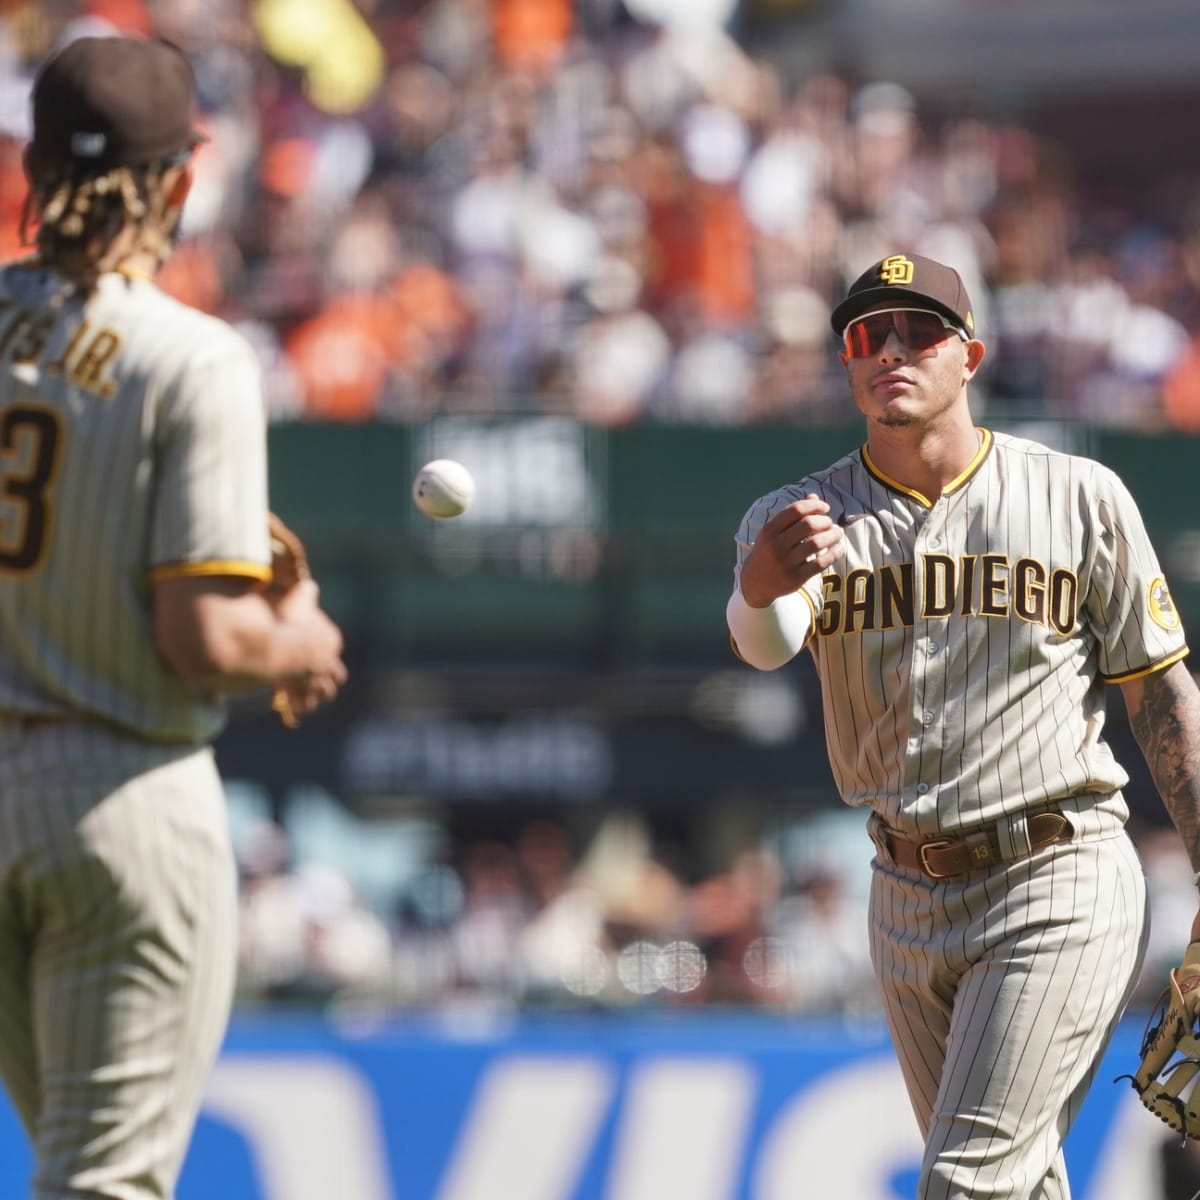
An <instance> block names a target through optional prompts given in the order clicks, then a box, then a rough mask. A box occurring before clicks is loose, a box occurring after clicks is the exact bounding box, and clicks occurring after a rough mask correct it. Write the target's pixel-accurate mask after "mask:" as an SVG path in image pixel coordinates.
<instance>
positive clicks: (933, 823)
mask: <svg viewBox="0 0 1200 1200" xmlns="http://www.w3.org/2000/svg"><path fill="white" fill-rule="evenodd" d="M832 324H833V327H834V331H835V333H836V334H837V336H838V337H839V338H841V339H842V341H843V349H842V351H841V360H842V363H843V365H844V367H845V370H846V374H847V378H848V380H849V385H850V392H851V395H852V396H853V398H854V401H855V403H856V404H857V406H858V408H859V410H860V411H861V412H862V414H863V416H864V418H865V420H866V427H867V437H866V443H865V444H864V445H863V446H862V447H861V448H860V449H858V450H855V451H854V452H853V453H851V454H848V455H846V456H845V457H844V458H842V459H841V460H840V461H838V462H835V463H834V464H833V465H832V466H829V467H827V468H825V469H824V470H821V471H818V472H816V473H815V474H813V475H810V476H809V477H807V478H805V479H802V480H800V481H799V482H798V483H795V484H789V485H788V486H785V487H781V488H779V489H777V490H776V491H773V492H771V493H769V494H768V495H766V496H763V497H762V498H761V499H759V500H757V501H756V502H755V503H754V504H753V505H752V506H751V508H750V510H749V512H748V513H747V514H746V516H745V518H744V520H743V522H742V525H741V528H740V530H739V532H738V534H737V562H736V568H735V573H734V575H735V587H734V591H733V595H732V596H731V597H730V600H729V604H728V609H727V617H728V623H729V629H730V633H731V635H732V638H733V641H734V645H735V648H736V650H737V652H738V653H739V654H740V656H741V657H742V658H743V659H744V660H745V661H747V662H748V663H751V664H753V665H754V666H756V667H758V668H761V669H763V670H771V669H773V668H776V667H779V666H781V665H782V664H784V663H786V662H788V661H789V660H790V659H791V658H792V657H793V656H794V655H795V654H797V653H798V652H799V651H800V650H801V649H802V648H805V647H807V649H808V650H809V651H810V652H811V654H812V656H813V658H814V660H815V662H816V667H817V671H818V674H819V677H820V681H821V689H822V697H823V711H824V720H825V728H826V739H827V746H828V752H829V757H830V762H831V766H832V770H833V774H834V778H835V780H836V783H837V786H838V789H839V792H840V794H841V796H842V799H843V800H844V801H845V802H846V803H847V804H851V805H857V806H864V807H865V808H866V809H867V810H869V817H868V822H867V826H868V830H869V832H870V835H871V838H872V840H873V842H874V846H875V852H876V853H875V858H874V861H873V864H872V865H873V871H872V887H871V901H870V948H871V955H872V961H873V964H874V968H875V972H876V975H877V977H878V980H879V984H880V987H881V990H882V993H883V999H884V1007H885V1012H886V1015H887V1021H888V1025H889V1029H890V1032H891V1035H892V1040H893V1042H894V1044H895V1048H896V1052H897V1055H898V1057H899V1061H900V1066H901V1069H902V1071H903V1074H904V1078H905V1081H906V1084H907V1088H908V1093H909V1096H910V1098H911V1101H912V1106H913V1109H914V1111H915V1113H916V1116H917V1120H918V1123H919V1125H920V1128H921V1130H922V1133H923V1136H924V1138H925V1153H924V1159H923V1162H922V1165H921V1172H920V1182H919V1186H918V1197H919V1200H950V1198H952V1197H953V1198H956V1200H957V1198H962V1197H988V1198H989V1200H998V1198H1001V1197H1011V1198H1012V1200H1017V1198H1020V1200H1026V1198H1028V1197H1037V1198H1038V1200H1065V1198H1066V1197H1067V1196H1068V1195H1069V1191H1068V1185H1067V1178H1066V1174H1065V1170H1064V1163H1063V1156H1062V1143H1063V1138H1064V1137H1065V1135H1066V1132H1067V1130H1068V1128H1069V1127H1070V1125H1071V1122H1072V1120H1073V1119H1074V1117H1075V1115H1076V1113H1077V1112H1078V1110H1079V1106H1080V1104H1081V1102H1082V1100H1083V1098H1084V1095H1085V1093H1086V1090H1087V1088H1088V1086H1089V1084H1090V1083H1091V1080H1092V1076H1093V1073H1094V1071H1095V1069H1096V1066H1097V1063H1098V1062H1099V1060H1100V1058H1101V1056H1102V1054H1103V1052H1104V1049H1105V1047H1106V1044H1107V1043H1108V1041H1109V1038H1110V1035H1111V1033H1112V1031H1113V1028H1114V1026H1115V1024H1116V1023H1117V1021H1118V1019H1119V1017H1120V1016H1121V1013H1122V1011H1123V1009H1124V1007H1125V1005H1126V1003H1127V1000H1128V998H1129V995H1130V992H1131V989H1132V988H1133V986H1134V983H1135V981H1136V979H1137V975H1138V971H1139V969H1140V966H1141V963H1142V959H1143V954H1144V947H1145V940H1146V895H1145V884H1144V879H1143V874H1142V870H1141V867H1140V864H1139V862H1138V860H1137V857H1136V855H1135V852H1134V849H1133V846H1132V843H1131V842H1130V840H1129V838H1128V836H1127V835H1126V832H1125V822H1126V819H1127V817H1128V810H1127V808H1126V804H1125V800H1124V798H1123V797H1122V793H1121V789H1122V787H1124V786H1125V785H1126V783H1127V782H1128V777H1127V775H1126V773H1125V771H1124V770H1123V769H1122V767H1121V766H1120V765H1119V764H1118V763H1117V762H1116V761H1115V759H1114V757H1113V755H1112V753H1111V751H1110V749H1109V747H1108V745H1107V744H1106V743H1105V740H1104V736H1103V728H1104V713H1105V691H1106V689H1105V685H1106V684H1109V683H1117V684H1119V685H1120V687H1121V691H1122V693H1123V696H1124V700H1125V703H1126V705H1127V708H1128V711H1129V716H1130V720H1131V722H1132V727H1133V730H1134V733H1135V735H1136V737H1137V740H1138V743H1139V745H1140V746H1141V748H1142V750H1143V751H1144V753H1145V756H1146V759H1147V762H1148V764H1149V766H1150V769H1151V772H1152V774H1153V778H1154V780H1155V783H1156V785H1157V787H1158V789H1159V791H1160V792H1161V794H1162V798H1163V801H1164V802H1165V804H1166V807H1167V808H1168V810H1169V811H1170V814H1171V816H1172V818H1173V819H1174V821H1175V824H1176V826H1177V828H1178V830H1179V832H1180V834H1181V836H1182V838H1183V840H1184V842H1185V844H1186V847H1187V850H1188V853H1189V854H1190V856H1191V860H1192V863H1193V867H1194V868H1196V869H1200V773H1198V770H1197V763H1198V762H1200V694H1198V693H1197V689H1196V687H1195V685H1194V683H1193V681H1192V678H1191V676H1190V674H1189V673H1188V671H1187V669H1186V667H1185V666H1184V664H1183V662H1182V661H1181V660H1182V659H1183V658H1184V656H1185V654H1186V653H1187V647H1186V644H1185V640H1184V633H1183V630H1182V629H1181V627H1180V619H1179V615H1178V613H1177V612H1176V610H1175V608H1174V606H1173V605H1172V603H1171V597H1170V593H1169V591H1168V589H1167V585H1166V582H1165V581H1164V578H1163V574H1162V571H1161V570H1160V568H1159V565H1158V562H1157V561H1156V558H1155V553H1154V550H1153V549H1152V547H1151V545H1150V542H1149V540H1148V538H1147V535H1146V531H1145V529H1144V527H1143V524H1142V520H1141V517H1140V515H1139V513H1138V510H1137V507H1136V506H1135V504H1134V502H1133V500H1132V498H1131V497H1130V495H1129V493H1128V491H1127V490H1126V489H1125V487H1124V486H1123V485H1122V483H1121V482H1120V480H1119V479H1118V478H1117V477H1116V476H1115V475H1114V473H1113V472H1112V471H1110V470H1108V469H1106V468H1105V467H1103V466H1102V465H1100V464H1099V463H1097V462H1093V461H1089V460H1087V459H1084V458H1079V457H1075V456H1072V455H1068V454H1063V453H1059V452H1057V451H1054V450H1051V449H1048V448H1047V447H1045V446H1041V445H1038V444H1036V443H1034V442H1031V441H1026V440H1023V439H1020V438H1016V437H1009V436H1005V435H1003V434H1000V433H993V432H990V431H988V430H986V429H981V428H978V427H976V425H975V424H974V422H973V421H972V418H971V414H970V411H969V408H968V385H969V384H970V381H971V379H972V378H973V377H974V376H975V374H976V372H977V371H978V369H979V365H980V362H981V361H982V359H983V356H984V346H983V343H982V342H981V341H980V340H979V339H978V338H976V337H975V332H974V322H973V317H972V312H971V304H970V301H969V300H968V298H967V294H966V290H965V288H964V286H963V283H962V280H961V278H960V277H959V275H958V274H957V272H955V271H954V270H952V269H951V268H950V267H947V266H945V265H943V264H941V263H937V262H933V261H931V260H929V259H925V258H921V257H919V256H917V255H915V254H912V255H904V254H895V255H890V256H888V257H887V258H885V259H883V260H882V261H880V262H877V263H875V264H874V265H873V266H872V267H870V268H869V269H868V270H867V271H866V272H865V273H864V274H863V275H862V276H860V277H859V278H858V279H857V280H855V282H854V283H853V284H852V285H851V287H850V288H849V290H848V293H847V295H846V297H845V299H844V300H843V301H842V303H840V304H839V305H838V306H837V308H836V309H835V310H834V312H833V315H832ZM1197 936H1200V921H1198V922H1197V924H1196V925H1195V926H1193V930H1192V937H1193V938H1195V937H1197Z"/></svg>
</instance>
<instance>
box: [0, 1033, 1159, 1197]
mask: <svg viewBox="0 0 1200 1200" xmlns="http://www.w3.org/2000/svg"><path fill="white" fill-rule="evenodd" d="M1141 1024H1142V1023H1141V1021H1140V1020H1138V1021H1137V1022H1136V1023H1135V1022H1133V1020H1132V1019H1130V1020H1129V1021H1127V1022H1126V1024H1124V1025H1122V1027H1121V1028H1120V1030H1119V1031H1118V1034H1117V1038H1116V1040H1115V1042H1114V1044H1113V1046H1112V1048H1111V1049H1110V1051H1109V1054H1108V1057H1107V1059H1106V1061H1105V1064H1104V1065H1103V1067H1102V1069H1101V1070H1100V1072H1099V1075H1098V1077H1097V1081H1096V1084H1095V1086H1094V1087H1093V1090H1092V1093H1091V1095H1090V1097H1089V1099H1088V1101H1087V1103H1086V1104H1085V1105H1084V1108H1083V1110H1082V1112H1081V1114H1080V1117H1079V1120H1078V1122H1077V1124H1076V1126H1075V1128H1074V1129H1073V1131H1072V1133H1071V1136H1070V1138H1069V1140H1068V1143H1067V1161H1068V1166H1069V1169H1070V1173H1071V1183H1072V1192H1073V1195H1074V1196H1075V1197H1076V1200H1129V1197H1130V1196H1134V1195H1136V1196H1138V1197H1139V1200H1156V1198H1155V1196H1154V1195H1153V1192H1152V1191H1148V1189H1147V1181H1148V1180H1150V1181H1152V1180H1154V1179H1155V1178H1156V1177H1157V1176H1158V1175H1159V1174H1160V1169H1159V1167H1158V1162H1159V1156H1160V1155H1161V1154H1162V1151H1163V1149H1164V1147H1165V1145H1166V1143H1167V1140H1168V1137H1169V1132H1168V1131H1167V1130H1166V1128H1165V1127H1164V1126H1163V1125H1161V1124H1160V1123H1159V1122H1157V1121H1156V1120H1154V1118H1153V1117H1151V1116H1150V1115H1149V1114H1148V1113H1147V1112H1145V1111H1144V1110H1143V1109H1142V1108H1141V1106H1140V1104H1138V1102H1137V1099H1136V1097H1135V1096H1134V1094H1133V1092H1132V1090H1131V1088H1130V1087H1129V1085H1128V1083H1115V1082H1113V1080H1114V1077H1115V1076H1116V1075H1118V1074H1120V1073H1122V1072H1123V1071H1127V1070H1129V1069H1130V1065H1131V1064H1132V1063H1133V1062H1135V1061H1136V1056H1137V1046H1138V1043H1139V1040H1140V1035H1141ZM919 1159H920V1140H919V1138H918V1135H917V1130H916V1126H915V1123H914V1121H913V1118H912V1115H911V1113H910V1111H909V1108H908V1101H907V1098H906V1096H905V1094H904V1087H903V1084H902V1081H901V1079H900V1075H899V1071H898V1070H897V1068H896V1064H895V1057H894V1055H893V1054H892V1051H891V1047H890V1044H889V1042H888V1040H887V1037H886V1034H885V1033H884V1032H883V1031H882V1029H880V1028H878V1027H877V1026H875V1025H871V1024H867V1025H858V1024H841V1023H832V1022H830V1023H824V1022H813V1021H809V1020H802V1019H798V1018H797V1019H790V1018H784V1017H767V1016H761V1015H754V1016H749V1015H746V1016H742V1015H729V1016H720V1015H708V1014H662V1015H654V1016H636V1017H613V1016H595V1017H587V1016H578V1015H576V1016H570V1017H567V1016H563V1017H560V1018H550V1017H547V1018H537V1019H534V1018H519V1019H518V1018H513V1019H511V1020H504V1019H497V1018H493V1017H488V1018H483V1017H479V1016H469V1015H468V1016H461V1017H453V1018H451V1017H443V1018H440V1019H437V1020H434V1019H432V1018H430V1019H428V1020H417V1019H413V1020H411V1021H401V1022H395V1023H388V1024H386V1025H369V1024H366V1023H364V1024H362V1025H361V1026H359V1027H355V1026H354V1025H348V1024H341V1025H335V1024H333V1023H331V1022H327V1021H322V1020H318V1019H316V1018H311V1019H310V1018H306V1019H297V1018H288V1017H279V1016H276V1015H271V1016H270V1017H263V1018H259V1019H252V1018H249V1017H246V1016H242V1017H239V1019H238V1020H237V1021H236V1022H235V1023H234V1025H233V1027H232V1028H231V1030H230V1032H229V1035H228V1038H227V1041H226V1045H225V1048H224V1050H223V1052H222V1055H221V1058H220V1060H219V1061H218V1063H217V1065H216V1067H215V1068H214V1070H213V1073H212V1077H211V1079H210V1083H209V1087H208V1092H207V1095H206V1099H205V1106H204V1112H203V1115H202V1117H201V1120H200V1122H199V1125H198V1127H197V1130H196V1136H195V1139H194V1141H193V1143H192V1146H191V1150H190V1152H189V1155H188V1159H187V1162H186V1165H185V1168H184V1173H183V1178H182V1179H181V1181H180V1187H179V1195H178V1200H212V1198H213V1197H220V1198H221V1200H330V1197H337V1200H664V1198H667V1197H669V1198H670V1200H800V1198H802V1197H809V1196H811V1197H814V1198H821V1200H825V1198H827V1197H830V1196H853V1197H855V1200H910V1198H911V1197H912V1195H913V1193H914V1189H915V1182H916V1177H917V1164H918V1162H919ZM29 1171H30V1156H29V1149H28V1146H27V1144H26V1142H25V1139H24V1136H23V1134H22V1133H21V1131H20V1128H19V1126H18V1125H17V1123H16V1120H15V1118H14V1117H13V1115H12V1113H11V1111H10V1110H9V1109H8V1108H7V1107H6V1106H4V1105H2V1104H0V1195H3V1196H16V1195H21V1194H24V1192H25V1190H26V1185H27V1179H28V1175H29Z"/></svg>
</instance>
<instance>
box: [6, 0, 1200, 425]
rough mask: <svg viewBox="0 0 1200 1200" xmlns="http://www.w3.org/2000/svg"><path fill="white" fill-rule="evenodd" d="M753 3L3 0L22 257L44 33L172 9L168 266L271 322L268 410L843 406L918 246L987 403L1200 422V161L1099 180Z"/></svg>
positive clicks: (666, 413) (756, 412)
mask: <svg viewBox="0 0 1200 1200" xmlns="http://www.w3.org/2000/svg"><path fill="white" fill-rule="evenodd" d="M735 9H736V6H735V5H734V4H733V3H732V2H730V3H724V4H723V3H719V2H712V3H704V4H699V3H695V2H694V0H655V2H654V3H649V2H647V0H639V2H638V3H633V2H632V0H71V2H68V0H37V2H33V0H25V2H22V0H5V3H4V4H3V5H0V81H3V82H2V85H0V251H3V253H4V254H6V255H11V254H15V253H20V252H22V247H21V246H20V244H19V239H18V237H17V227H18V224H19V221H18V217H19V211H20V206H21V200H22V197H23V191H24V189H23V184H22V181H21V176H20V166H19V154H20V144H21V139H22V137H23V136H24V134H25V132H26V126H25V122H26V120H27V118H26V113H25V104H26V96H27V92H28V84H29V79H30V74H31V71H32V69H33V67H34V65H35V64H36V62H37V61H38V60H39V59H40V57H41V56H42V55H44V53H45V52H47V51H48V50H49V49H50V48H52V47H53V46H54V45H55V44H58V43H59V42H61V41H62V40H63V39H65V38H70V37H74V36H77V35H79V34H84V33H95V32H104V31H110V32H111V31H113V30H130V31H135V32H142V33H152V32H153V33H160V34H162V35H164V36H167V37H170V38H172V39H174V40H175V41H177V42H178V43H180V44H181V45H182V46H183V47H184V48H185V49H186V50H187V52H188V53H189V55H190V56H191V58H192V60H193V61H194V63H195V65H196V68H197V72H198V78H199V84H200V91H201V96H202V102H203V113H202V124H203V127H204V129H205V130H206V132H207V134H208V135H209V139H210V140H209V141H208V143H207V144H206V145H205V146H204V147H203V148H202V149H201V151H200V152H199V154H198V156H197V159H196V171H197V177H198V178H197V186H196V188H195V191H194V193H193V197H192V200H191V202H190V205H189V209H188V212H187V223H186V229H185V237H184V239H183V241H182V244H181V245H180V247H179V250H178V253H177V256H176V257H175V259H174V260H173V261H172V263H171V264H170V265H169V267H168V269H167V271H166V273H165V275H164V277H163V283H164V286H166V287H167V288H168V289H169V290H171V291H172V292H174V293H175V294H177V295H179V296H180V297H181V298H183V299H185V300H186V301H187V302H189V303H191V304H194V305H197V306H199V307H201V308H204V309H207V310H210V311H214V312H217V313H219V314H221V315H222V316H224V317H225V318H227V319H228V320H230V321H232V322H233V323H234V324H236V325H237V326H238V327H239V328H241V329H242V330H243V332H245V333H246V335H247V336H248V337H249V338H250V339H251V340H252V341H253V343H254V344H255V346H256V347H257V348H258V350H259V353H260V355H261V358H262V361H263V364H264V366H265V368H266V379H267V383H268V387H269V398H270V406H271V413H272V416H273V417H274V418H275V419H278V420H284V419H295V418H301V419H303V418H310V419H322V420H362V419H366V418H383V419H394V420H401V421H411V420H420V419H422V418H424V417H426V416H428V415H430V414H432V413H442V412H472V413H508V412H521V411H530V410H536V411H555V412H565V413H569V414H572V415H575V416H577V417H578V418H580V419H582V420H584V421H586V422H592V423H597V424H604V425H618V424H623V423H628V422H633V421H688V422H718V423H746V422H767V421H790V422H806V423H831V422H832V423H841V422H843V421H845V420H846V418H847V413H846V409H845V399H844V387H843V384H842V382H841V379H840V373H839V368H838V364H837V360H836V354H835V352H836V349H837V347H836V343H835V342H834V340H833V338H832V336H831V333H830V330H829V327H828V315H829V311H830V304H831V301H832V300H834V298H836V297H837V296H838V295H839V293H840V292H841V291H842V289H843V288H844V287H845V285H846V283H847V282H848V281H849V280H850V279H852V278H854V277H855V276H856V275H857V274H858V273H859V271H860V270H862V269H863V268H864V267H865V266H866V265H867V264H868V263H870V262H871V261H873V260H874V259H875V258H877V257H878V256H879V255H880V254H881V252H890V251H893V250H894V249H896V248H897V247H901V248H904V249H907V250H910V251H916V252H920V253H924V254H928V255H931V256H933V257H938V258H942V259H944V260H946V261H949V262H951V263H953V264H954V265H955V266H956V267H957V268H958V269H959V271H960V272H961V273H962V274H963V276H964V278H965V279H966V281H967V284H968V287H969V290H970V292H971V294H972V296H973V298H974V300H975V306H976V310H977V318H978V328H979V330H980V331H981V334H982V336H983V337H984V338H985V340H986V341H987V342H988V344H989V348H990V353H989V358H988V360H987V362H986V364H985V370H984V372H983V374H982V376H981V378H980V380H979V385H978V388H977V393H976V394H977V402H978V406H979V408H980V410H981V415H983V416H985V417H987V416H991V417H993V418H1004V417H1006V416H1015V417H1018V418H1021V417H1025V416H1028V415H1031V414H1035V413H1036V414H1037V415H1039V416H1043V415H1050V416H1054V417H1063V418H1073V419H1080V420H1086V421H1091V422H1096V423H1103V424H1109V425H1117V426H1123V427H1129V428H1134V429H1164V428H1165V429H1181V430H1188V431H1195V430H1198V429H1200V371H1198V370H1197V369H1196V368H1197V367H1198V366H1200V343H1198V342H1197V336H1198V335H1200V203H1198V201H1200V169H1198V172H1197V177H1196V179H1195V180H1194V181H1193V183H1192V184H1191V185H1181V184H1180V183H1179V181H1176V185H1175V186H1174V188H1173V190H1172V191H1171V193H1170V197H1169V200H1164V197H1163V196H1162V195H1160V194H1157V193H1156V192H1155V190H1154V189H1153V188H1152V187H1148V186H1134V185H1132V184H1131V186H1130V188H1129V195H1127V196H1123V197H1119V198H1117V197H1114V196H1113V195H1111V194H1110V193H1108V192H1106V193H1105V194H1104V195H1103V196H1098V195H1092V194H1091V193H1090V192H1089V189H1088V187H1087V186H1086V184H1085V183H1081V181H1080V180H1079V179H1078V178H1077V172H1076V171H1075V170H1074V169H1073V164H1072V162H1071V158H1070V154H1069V153H1067V152H1066V151H1065V150H1064V149H1063V148H1062V147H1061V146H1059V145H1055V144H1053V143H1050V142H1048V141H1046V140H1044V139H1043V138H1041V137H1039V135H1038V134H1037V133H1036V132H1035V131H1034V130H1033V129H1031V128H1026V127H1023V126H1022V125H1020V124H1016V123H1012V122H1010V121H1005V120H1000V119H996V118H993V117H989V116H986V115H963V114H959V115H954V116H949V117H947V116H944V115H939V114H937V113H934V112H929V111H924V110H923V108H922V103H921V102H920V101H919V100H918V98H917V97H915V96H914V95H912V94H910V93H909V92H908V91H906V90H905V89H904V88H903V87H901V86H898V85H897V84H894V83H892V82H889V81H887V80H861V79H851V78H850V77H848V75H844V74H840V73H838V72H837V71H833V70H822V71H820V72H817V73H813V74H810V75H808V76H805V77H802V78H787V77H784V75H783V74H782V73H781V72H780V70H779V69H778V68H777V67H775V66H773V65H772V64H771V63H770V62H769V61H767V60H766V59H765V58H763V57H762V56H761V55H757V56H756V55H755V54H754V53H752V52H751V51H750V50H749V49H747V47H746V45H744V44H743V42H744V39H742V40H741V41H740V40H739V38H738V37H737V35H736V29H737V23H736V21H731V20H730V16H731V14H733V13H734V12H735ZM1133 16H1134V18H1135V19H1136V14H1133Z"/></svg>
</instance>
